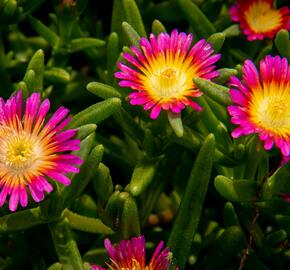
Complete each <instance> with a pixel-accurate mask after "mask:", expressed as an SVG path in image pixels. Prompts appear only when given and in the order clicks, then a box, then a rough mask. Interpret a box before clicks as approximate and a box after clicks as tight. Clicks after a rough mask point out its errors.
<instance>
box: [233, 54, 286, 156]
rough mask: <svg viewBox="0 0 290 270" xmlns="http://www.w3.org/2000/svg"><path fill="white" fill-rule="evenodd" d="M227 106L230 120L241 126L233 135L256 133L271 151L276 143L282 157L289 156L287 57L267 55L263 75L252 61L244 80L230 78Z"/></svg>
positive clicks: (261, 64) (246, 67)
mask: <svg viewBox="0 0 290 270" xmlns="http://www.w3.org/2000/svg"><path fill="white" fill-rule="evenodd" d="M229 84H230V85H231V87H232V88H231V89H230V94H231V97H232V100H233V102H234V103H235V104H234V105H231V106H229V107H228V111H229V114H230V115H231V122H232V123H233V124H235V125H238V127H237V128H236V129H235V130H233V132H232V136H233V137H234V138H237V137H240V136H242V135H248V134H253V133H257V134H259V138H260V139H261V140H262V141H263V142H264V148H265V149H266V150H270V149H271V148H272V147H273V145H274V144H275V145H276V147H278V148H279V149H280V151H281V153H282V155H283V156H285V157H288V156H289V155H290V68H289V65H288V61H287V59H286V58H281V57H279V56H275V57H273V56H270V55H268V56H266V57H265V59H263V60H262V61H261V62H260V74H259V72H258V70H257V69H256V67H255V65H254V64H253V62H252V61H250V60H246V61H245V63H244V66H243V81H242V82H241V81H240V80H239V79H238V78H236V77H231V79H230V82H229Z"/></svg>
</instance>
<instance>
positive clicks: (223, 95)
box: [193, 77, 232, 106]
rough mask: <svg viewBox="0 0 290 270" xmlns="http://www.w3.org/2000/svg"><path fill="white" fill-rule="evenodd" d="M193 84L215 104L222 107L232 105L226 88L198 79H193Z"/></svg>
mask: <svg viewBox="0 0 290 270" xmlns="http://www.w3.org/2000/svg"><path fill="white" fill-rule="evenodd" d="M193 82H194V84H195V85H196V86H197V87H198V88H199V89H200V90H201V91H202V92H204V93H205V94H206V95H207V96H209V97H210V98H212V99H213V100H215V101H216V102H218V103H220V104H222V105H224V106H229V105H230V104H232V99H231V96H230V94H229V91H228V88H226V87H224V86H221V85H218V84H215V83H213V82H210V81H208V80H206V79H203V78H199V77H195V78H193Z"/></svg>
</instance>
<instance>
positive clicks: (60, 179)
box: [47, 171, 71, 186]
mask: <svg viewBox="0 0 290 270" xmlns="http://www.w3.org/2000/svg"><path fill="white" fill-rule="evenodd" d="M47 175H48V176H49V177H50V178H52V179H54V180H56V181H58V182H60V183H61V184H63V185H65V186H69V185H70V183H71V180H70V179H69V178H68V177H67V176H65V175H63V174H62V173H59V172H56V171H48V172H47Z"/></svg>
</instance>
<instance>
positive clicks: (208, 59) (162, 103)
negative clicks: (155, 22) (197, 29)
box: [115, 30, 221, 119]
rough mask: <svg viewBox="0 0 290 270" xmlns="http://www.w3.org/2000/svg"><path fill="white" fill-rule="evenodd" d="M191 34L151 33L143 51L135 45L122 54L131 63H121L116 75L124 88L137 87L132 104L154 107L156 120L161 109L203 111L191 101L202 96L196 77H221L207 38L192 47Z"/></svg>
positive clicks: (144, 42) (143, 42)
mask: <svg viewBox="0 0 290 270" xmlns="http://www.w3.org/2000/svg"><path fill="white" fill-rule="evenodd" d="M191 43H192V34H189V35H187V34H185V33H178V31H177V30H174V31H173V32H172V33H171V35H169V34H167V33H161V34H159V35H158V37H155V36H154V34H151V35H150V37H149V40H148V39H146V38H141V40H140V47H141V50H140V49H138V48H136V47H134V46H132V47H131V51H132V54H133V55H132V54H130V53H123V57H124V58H125V59H126V60H127V61H128V63H129V64H130V66H129V65H126V64H123V63H122V62H119V63H118V67H119V69H120V70H121V71H119V72H116V73H115V77H116V78H119V79H121V81H120V82H119V85H120V86H121V87H130V88H132V89H133V90H135V91H134V92H133V93H131V94H130V95H129V99H130V103H131V105H141V106H143V107H144V109H145V110H151V114H150V117H151V118H152V119H156V118H157V117H158V116H159V114H160V111H161V109H163V110H166V111H168V110H170V111H171V112H173V113H176V114H178V113H180V112H181V110H183V109H184V108H185V106H191V107H192V108H193V109H195V110H197V111H200V110H201V109H202V108H201V106H200V105H199V104H197V103H196V102H195V101H193V100H192V98H197V97H199V96H201V95H202V92H201V91H200V90H199V89H197V87H196V86H195V85H194V84H193V82H192V79H193V78H194V77H196V76H198V77H202V78H205V79H208V80H210V79H212V78H214V77H216V76H218V72H217V71H215V70H214V69H215V65H214V64H215V63H216V62H217V61H218V60H219V59H220V57H221V56H220V55H219V54H214V50H213V49H212V47H211V45H210V44H209V43H208V42H206V41H205V40H204V39H203V40H200V41H199V42H197V43H196V44H195V45H194V46H193V47H192V48H191Z"/></svg>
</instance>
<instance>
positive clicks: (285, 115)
mask: <svg viewBox="0 0 290 270" xmlns="http://www.w3.org/2000/svg"><path fill="white" fill-rule="evenodd" d="M253 116H254V118H256V119H257V120H258V123H259V124H260V125H261V126H263V127H264V128H266V129H268V130H272V131H275V132H277V133H279V134H289V133H290V103H289V97H288V98H287V97H286V98H281V97H277V96H269V97H265V98H264V99H262V100H260V102H259V103H258V106H257V110H256V113H255V115H253Z"/></svg>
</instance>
